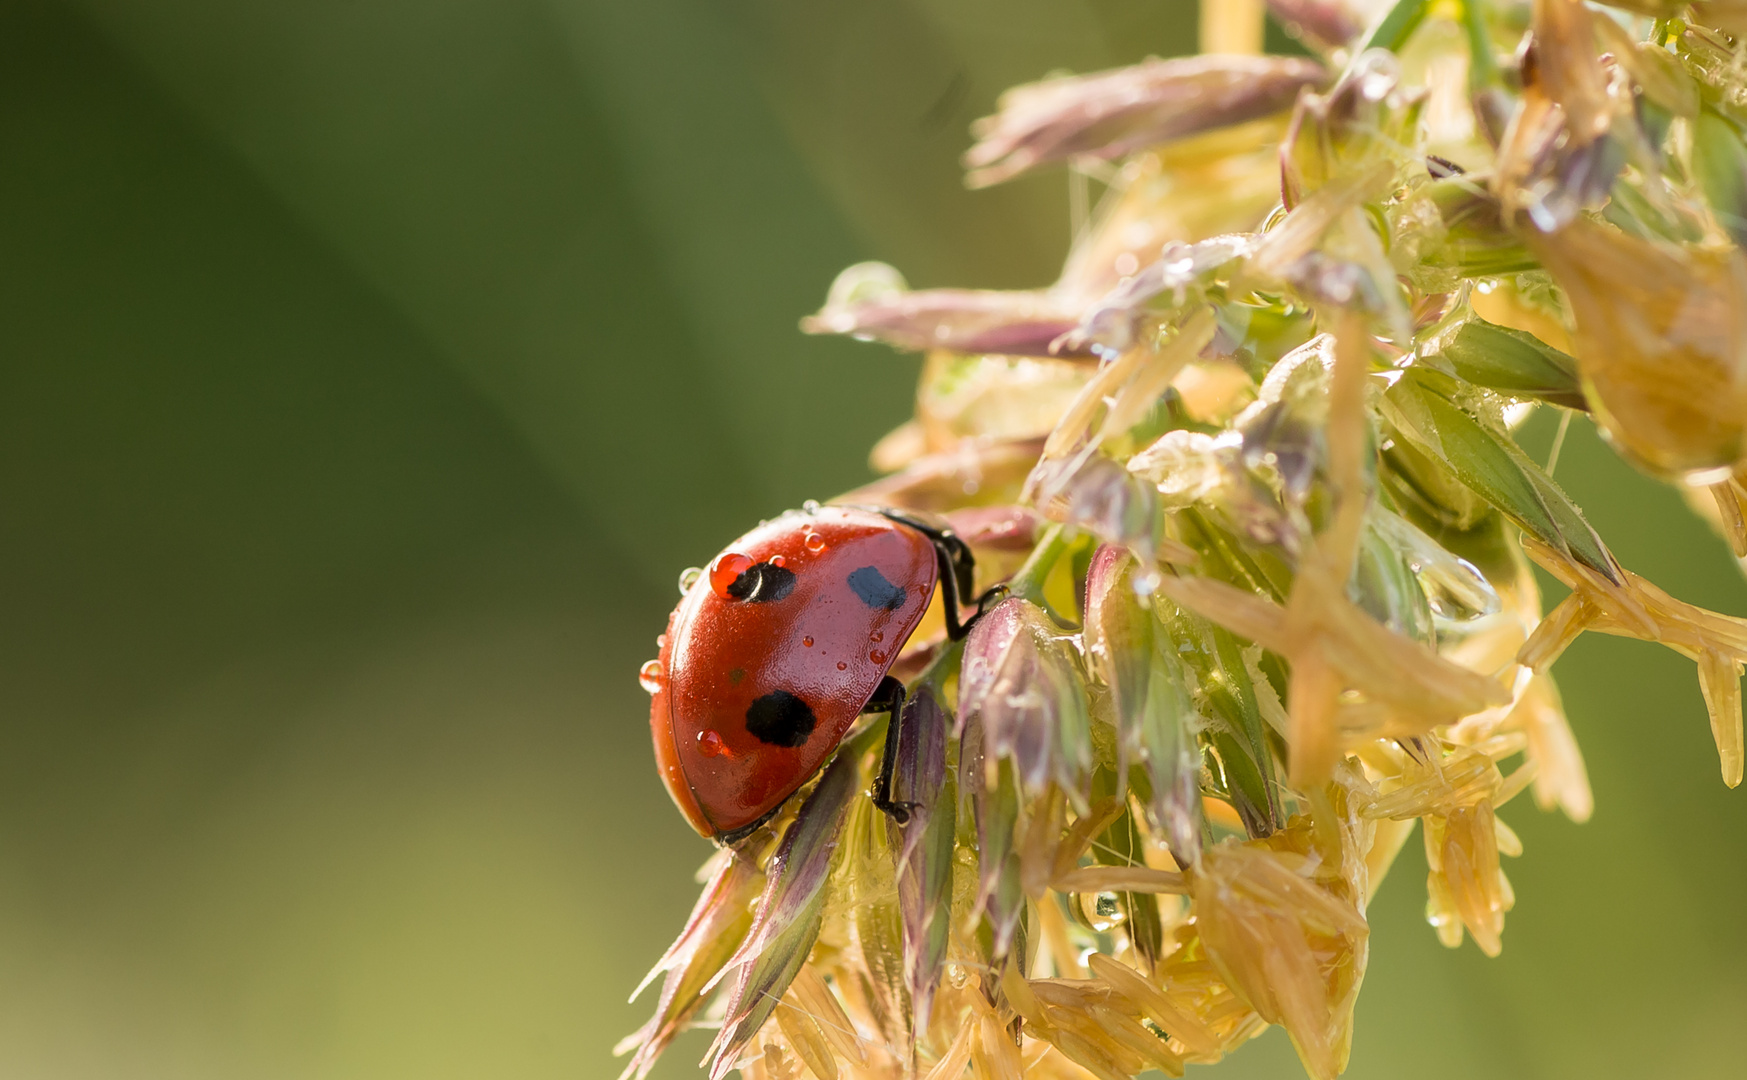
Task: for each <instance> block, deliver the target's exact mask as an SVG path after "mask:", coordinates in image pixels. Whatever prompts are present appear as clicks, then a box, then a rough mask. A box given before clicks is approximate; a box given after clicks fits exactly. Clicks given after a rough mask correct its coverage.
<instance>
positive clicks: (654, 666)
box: [637, 660, 667, 694]
mask: <svg viewBox="0 0 1747 1080" xmlns="http://www.w3.org/2000/svg"><path fill="white" fill-rule="evenodd" d="M666 678H667V672H665V671H663V670H662V668H661V661H659V660H651V661H649V662H648V663H646V664H644V665H643V666H642V667H640V668H638V669H637V681H638V682H640V683H642V684H643V689H645V690H647V691H649V692H650V693H651V694H654V693H659V692H660V690H661V684H662V682H663V680H665V679H666Z"/></svg>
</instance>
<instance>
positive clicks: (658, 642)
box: [655, 634, 667, 649]
mask: <svg viewBox="0 0 1747 1080" xmlns="http://www.w3.org/2000/svg"><path fill="white" fill-rule="evenodd" d="M655 647H656V648H657V649H665V648H667V635H666V634H656V635H655Z"/></svg>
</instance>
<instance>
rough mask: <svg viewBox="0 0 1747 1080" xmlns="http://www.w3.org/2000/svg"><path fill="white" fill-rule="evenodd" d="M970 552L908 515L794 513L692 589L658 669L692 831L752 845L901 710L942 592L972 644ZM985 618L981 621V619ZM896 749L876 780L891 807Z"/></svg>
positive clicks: (661, 746) (658, 728)
mask: <svg viewBox="0 0 1747 1080" xmlns="http://www.w3.org/2000/svg"><path fill="white" fill-rule="evenodd" d="M972 577H973V563H972V558H971V552H970V548H969V547H968V546H966V545H965V543H964V542H963V541H962V540H960V539H959V538H958V537H957V536H955V535H954V534H953V533H952V531H951V530H950V529H947V528H943V527H936V526H933V525H930V524H927V523H926V522H923V521H921V520H919V519H917V518H914V517H911V516H908V515H906V514H903V513H901V512H898V511H894V510H884V509H876V508H863V507H855V506H827V507H818V506H816V505H815V504H811V503H809V504H808V506H807V508H806V509H804V510H800V511H791V512H790V513H787V514H784V515H783V516H782V517H780V518H777V519H776V520H774V521H770V522H766V523H764V524H762V525H760V526H759V527H758V528H756V529H754V530H752V531H751V532H749V533H747V534H746V535H745V536H742V537H741V538H740V539H738V540H736V541H734V542H733V543H732V544H730V545H728V548H727V549H726V550H725V551H723V552H722V553H721V554H720V555H717V556H716V558H715V559H714V560H712V561H711V563H710V564H709V567H708V568H707V569H705V570H704V571H703V572H701V573H699V574H697V575H696V579H695V580H693V581H690V582H689V583H688V582H686V581H685V580H684V579H682V588H683V589H684V597H683V599H681V600H680V602H679V606H678V607H676V608H674V610H673V614H672V616H670V617H669V619H668V622H667V633H666V634H664V635H662V637H661V638H660V641H659V643H660V646H661V655H660V658H659V659H657V660H653V661H651V662H649V663H648V664H645V665H644V669H643V676H642V681H643V685H644V687H645V689H648V690H649V691H651V692H652V693H653V694H654V700H653V701H652V702H651V704H650V709H649V728H650V732H651V734H652V735H653V736H654V740H655V761H656V764H657V766H658V768H659V769H660V772H661V779H662V782H663V783H665V784H666V785H667V790H668V793H669V794H670V795H672V796H673V801H674V803H675V805H677V806H678V807H679V810H680V813H682V814H683V815H685V819H686V820H687V821H688V822H690V823H691V825H692V827H693V828H695V829H697V831H698V832H699V833H701V834H703V835H704V836H706V837H709V838H711V839H713V840H716V841H717V842H719V843H722V844H733V843H735V842H737V841H739V840H742V839H744V838H745V837H747V836H749V835H751V834H752V833H753V832H754V831H755V830H756V829H757V828H758V827H759V826H760V825H762V824H764V822H766V821H767V820H769V819H770V817H771V816H772V815H773V814H775V813H776V811H777V810H778V809H779V808H781V806H782V804H783V803H784V802H785V801H786V800H787V799H788V797H789V796H790V795H793V794H794V793H795V791H796V790H797V789H799V788H800V787H801V785H803V784H805V783H806V782H807V781H808V780H809V779H810V778H811V777H812V776H813V775H814V774H815V773H817V772H818V771H819V769H820V768H821V767H822V766H823V765H824V764H825V762H826V761H827V760H828V759H829V758H830V757H831V755H832V753H833V752H834V751H835V750H836V749H837V746H838V744H839V743H841V742H842V741H843V739H844V737H845V736H846V735H847V734H848V733H849V729H850V728H851V727H852V726H853V725H854V723H855V720H856V718H857V717H858V716H860V715H861V714H863V713H864V712H889V713H890V714H891V716H892V723H893V724H894V725H895V723H896V721H897V718H898V715H899V713H900V711H901V710H902V708H903V702H904V684H903V683H901V682H899V681H898V680H897V679H895V678H892V677H891V676H890V674H889V672H890V670H891V668H892V664H893V663H894V662H895V661H896V660H897V656H898V652H899V650H901V649H902V648H903V647H904V643H905V642H906V641H907V640H909V637H910V635H911V634H912V633H914V632H915V630H916V626H917V624H918V623H920V622H921V621H922V615H923V613H924V612H925V611H927V610H928V604H929V601H930V600H931V598H932V597H933V594H934V589H935V586H936V585H939V586H940V588H941V591H942V594H943V595H942V601H943V607H944V608H945V614H946V623H947V633H948V635H949V636H950V637H952V638H953V639H955V640H956V639H957V638H960V637H962V636H963V635H964V634H965V633H966V632H967V631H968V629H969V625H970V623H969V622H961V621H960V619H959V609H960V606H961V600H960V598H961V597H964V596H968V595H969V594H970V592H971V589H972V584H971V582H972ZM972 621H974V620H972ZM896 746H897V740H896V739H895V738H891V737H888V738H887V740H886V747H887V749H886V756H885V760H884V763H883V764H882V766H881V769H880V776H879V779H878V780H877V781H876V782H875V784H874V790H873V793H872V794H873V798H874V802H875V805H877V806H879V808H880V809H881V810H883V811H885V812H886V813H888V814H891V815H892V816H893V817H895V818H896V819H898V820H899V821H900V822H902V821H904V820H906V819H907V817H908V807H907V805H906V804H901V803H894V802H892V801H891V799H890V793H891V771H892V767H893V765H894V756H895V751H896Z"/></svg>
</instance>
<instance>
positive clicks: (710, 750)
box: [698, 728, 728, 757]
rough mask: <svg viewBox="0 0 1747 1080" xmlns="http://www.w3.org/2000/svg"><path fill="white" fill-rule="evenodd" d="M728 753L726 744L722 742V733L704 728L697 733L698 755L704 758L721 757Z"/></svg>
mask: <svg viewBox="0 0 1747 1080" xmlns="http://www.w3.org/2000/svg"><path fill="white" fill-rule="evenodd" d="M727 752H728V744H727V743H725V742H723V741H722V733H721V732H719V731H717V730H716V729H715V728H705V729H704V730H702V731H700V732H698V753H700V754H702V755H704V756H705V757H721V756H722V755H723V754H726V753H727Z"/></svg>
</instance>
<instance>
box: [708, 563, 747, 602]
mask: <svg viewBox="0 0 1747 1080" xmlns="http://www.w3.org/2000/svg"><path fill="white" fill-rule="evenodd" d="M752 563H753V560H752V556H750V555H742V554H740V553H739V552H738V551H727V552H723V553H722V554H720V555H718V556H716V561H715V562H713V563H711V564H710V591H711V592H713V593H715V594H716V595H717V596H719V597H721V598H722V599H724V600H731V599H733V598H732V597H730V596H729V595H728V586H730V585H732V584H734V581H735V579H737V578H739V576H740V575H741V574H744V573H745V572H746V571H748V570H750V569H751V568H752Z"/></svg>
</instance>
